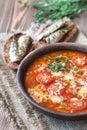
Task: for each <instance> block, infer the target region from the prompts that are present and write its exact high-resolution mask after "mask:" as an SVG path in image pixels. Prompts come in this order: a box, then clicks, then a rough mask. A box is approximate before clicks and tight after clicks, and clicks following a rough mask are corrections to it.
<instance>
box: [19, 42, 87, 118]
mask: <svg viewBox="0 0 87 130" xmlns="http://www.w3.org/2000/svg"><path fill="white" fill-rule="evenodd" d="M60 50H72V51H79V52H85V53H87V46H86V45H83V44H76V43H57V44H51V45H46V46H44V47H40V48H38V49H36V50H34V51H32V52H31V53H29V54H28V55H27V56H26V57H25V58H24V59H23V60H22V62H21V63H20V65H19V68H18V71H17V85H18V87H19V89H20V91H21V93H22V95H23V96H24V97H25V99H27V101H28V102H29V103H31V104H32V105H33V106H34V107H35V108H37V109H39V110H40V111H42V112H43V113H44V114H47V115H50V116H52V117H56V118H58V119H64V120H81V119H87V112H81V113H75V114H71V113H66V112H57V111H53V110H50V109H47V108H45V107H43V106H41V105H39V104H38V103H37V102H35V101H34V100H33V99H32V98H31V97H30V96H29V94H27V92H26V90H25V87H24V82H23V81H24V76H25V73H26V71H27V68H28V67H29V66H30V65H31V63H33V62H34V61H35V60H36V59H37V58H39V57H40V56H42V55H44V54H47V53H49V52H55V51H60Z"/></svg>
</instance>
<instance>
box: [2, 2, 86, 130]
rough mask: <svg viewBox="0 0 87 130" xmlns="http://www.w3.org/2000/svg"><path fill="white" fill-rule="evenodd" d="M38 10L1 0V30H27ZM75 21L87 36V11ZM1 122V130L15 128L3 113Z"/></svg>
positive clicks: (74, 19)
mask: <svg viewBox="0 0 87 130" xmlns="http://www.w3.org/2000/svg"><path fill="white" fill-rule="evenodd" d="M38 1H42V0H28V2H29V3H30V2H38ZM23 2H26V0H23ZM36 11H37V10H35V9H33V8H31V7H30V6H29V7H27V8H25V7H23V6H22V5H20V4H19V3H18V0H0V32H12V31H13V29H21V30H27V29H28V28H29V26H30V24H31V22H33V21H35V18H34V17H33V15H34V14H35V12H36ZM73 21H74V22H75V23H76V24H77V25H78V26H79V27H80V29H81V31H82V32H83V33H84V34H85V35H86V36H87V26H86V23H87V11H86V12H83V13H81V14H80V15H78V16H76V17H75V18H73ZM0 124H1V125H0V130H14V129H13V127H12V126H10V125H9V123H8V122H7V118H6V117H4V116H3V115H2V120H1V121H0ZM86 129H87V128H86ZM86 129H85V130H86Z"/></svg>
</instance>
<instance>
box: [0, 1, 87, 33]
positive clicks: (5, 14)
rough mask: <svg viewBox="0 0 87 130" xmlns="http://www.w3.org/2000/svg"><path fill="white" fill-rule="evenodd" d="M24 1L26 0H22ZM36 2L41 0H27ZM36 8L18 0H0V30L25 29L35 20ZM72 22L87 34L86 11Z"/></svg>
mask: <svg viewBox="0 0 87 130" xmlns="http://www.w3.org/2000/svg"><path fill="white" fill-rule="evenodd" d="M22 1H23V2H26V1H27V0H22ZM28 1H29V3H31V2H38V1H43V0H28ZM36 11H37V10H36V9H33V8H32V7H30V6H29V7H23V5H22V4H19V3H18V0H0V32H11V31H12V30H13V29H21V30H26V29H28V28H29V26H30V24H31V22H32V21H35V18H34V14H35V12H36ZM74 22H75V23H76V24H77V25H78V26H80V29H81V30H82V31H83V32H84V34H85V35H86V36H87V31H86V30H87V26H86V23H87V11H86V12H84V13H81V14H80V15H78V16H76V17H75V18H74Z"/></svg>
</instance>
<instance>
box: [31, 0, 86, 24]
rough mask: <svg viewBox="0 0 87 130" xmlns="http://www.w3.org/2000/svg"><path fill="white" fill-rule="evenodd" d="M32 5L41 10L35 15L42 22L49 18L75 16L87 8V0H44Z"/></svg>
mask: <svg viewBox="0 0 87 130" xmlns="http://www.w3.org/2000/svg"><path fill="white" fill-rule="evenodd" d="M31 6H32V7H34V8H38V9H39V10H40V11H39V12H38V13H36V14H35V17H36V19H37V20H38V21H39V22H41V21H46V20H47V19H52V20H53V19H58V18H62V17H65V16H68V17H72V16H75V15H76V14H79V13H80V12H82V11H85V10H87V0H44V1H43V2H39V3H32V5H31Z"/></svg>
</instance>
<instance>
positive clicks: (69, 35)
mask: <svg viewBox="0 0 87 130" xmlns="http://www.w3.org/2000/svg"><path fill="white" fill-rule="evenodd" d="M69 26H71V29H70V31H69V32H68V33H66V34H65V35H64V36H63V37H62V39H61V40H59V41H58V42H72V41H73V39H75V38H76V36H77V34H78V28H77V26H76V25H75V24H74V23H72V22H71V21H69V22H66V25H65V27H66V28H67V27H69ZM58 42H57V43H58ZM46 44H50V43H46V40H45V38H43V39H42V40H40V41H39V42H38V43H35V44H34V48H35V49H36V48H38V47H42V46H44V45H46ZM53 44H55V43H53Z"/></svg>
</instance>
